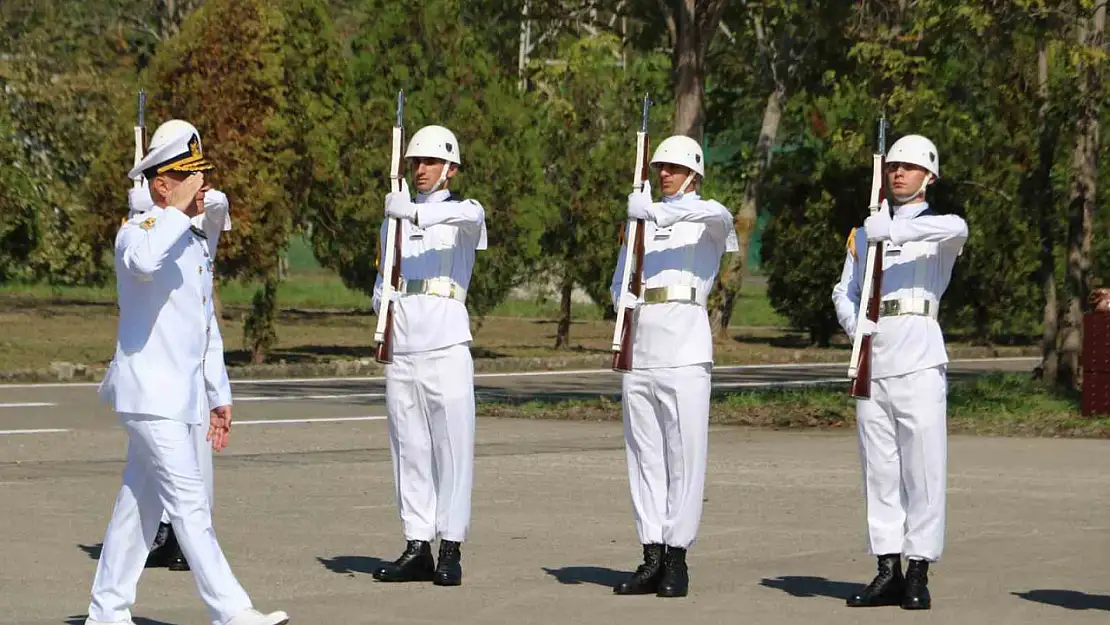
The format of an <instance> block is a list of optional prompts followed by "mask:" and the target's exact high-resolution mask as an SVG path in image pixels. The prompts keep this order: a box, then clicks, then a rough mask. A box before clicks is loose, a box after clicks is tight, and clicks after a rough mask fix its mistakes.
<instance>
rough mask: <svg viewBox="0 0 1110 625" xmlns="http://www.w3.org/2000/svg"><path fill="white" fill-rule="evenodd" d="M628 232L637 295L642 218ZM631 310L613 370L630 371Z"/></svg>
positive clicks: (641, 276) (631, 284) (640, 280)
mask: <svg viewBox="0 0 1110 625" xmlns="http://www.w3.org/2000/svg"><path fill="white" fill-rule="evenodd" d="M645 143H646V142H645ZM628 233H629V235H630V236H631V237H632V242H631V244H630V245H631V247H629V248H628V249H629V250H630V252H629V253H628V255H627V260H626V261H625V262H632V263H635V266H634V268H633V269H632V272H631V273H632V275H631V277H630V279H629V281H628V290H629V292H631V293H636V294H637V295H639V294H640V293H641V292H642V289H643V280H644V263H643V258H644V220H643V219H637V220H636V221H635V222H633V223H630V224H629V227H628ZM626 240H627V239H626ZM633 312H634V311H628V310H625V311H624V318H623V319H622V320H621V328H620V333H621V339H620V349H619V350H617V351H616V352H614V353H613V370H614V371H621V372H627V371H632V334H633V332H632V330H633V324H632V320H633V317H634V314H632V313H633Z"/></svg>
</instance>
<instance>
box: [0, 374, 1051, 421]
mask: <svg viewBox="0 0 1110 625" xmlns="http://www.w3.org/2000/svg"><path fill="white" fill-rule="evenodd" d="M1036 363H1037V359H1035V358H1010V359H975V360H957V361H953V362H952V363H951V364H950V367H949V379H951V380H953V381H954V380H959V379H963V378H966V377H968V376H974V375H977V374H980V373H983V372H985V371H993V370H1004V371H1030V370H1032V368H1033V367H1034V366H1035V365H1036ZM846 369H847V365H846V364H835V365H829V364H818V365H811V364H801V365H762V366H761V365H751V366H748V365H744V366H726V367H717V368H715V369H714V370H713V387H714V389H715V390H717V391H726V390H729V389H741V388H755V387H770V386H798V385H814V384H841V385H843V387H844V388H845V390H846V389H847V379H846ZM232 384H233V386H232V391H233V401H234V403H235V406H234V414H235V421H236V422H237V423H238V424H244V422H247V423H248V424H250V422H253V421H263V422H264V423H260V424H258V425H270V424H269V423H265V422H268V421H274V420H277V421H290V420H306V419H357V418H367V419H372V418H374V417H381V416H384V415H385V401H384V399H385V380H384V378H381V377H363V378H322V379H277V380H253V381H251V380H242V381H233V383H232ZM96 387H97V385H96V384H93V383H80V384H15V385H0V432H11V433H12V434H15V433H18V432H20V431H24V430H31V431H37V430H81V429H104V428H113V427H115V426H116V420H115V417H114V415H113V414H112V413H111V411H110V410H109V409H108V408H107V406H104V405H102V404H100V403H99V400H98V399H97V394H96ZM475 392H476V394H477V399H478V401H479V402H483V401H525V400H530V399H546V400H552V401H554V400H559V399H576V398H577V399H586V398H596V397H599V396H610V397H617V396H619V394H620V375H619V374H617V373H614V372H613V371H610V370H588V371H555V372H527V373H484V374H483V373H480V374H477V375H476V376H475ZM43 433H44V434H45V433H48V432H43Z"/></svg>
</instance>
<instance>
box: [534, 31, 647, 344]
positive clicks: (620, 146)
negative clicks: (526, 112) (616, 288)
mask: <svg viewBox="0 0 1110 625" xmlns="http://www.w3.org/2000/svg"><path fill="white" fill-rule="evenodd" d="M619 46H620V41H619V40H618V39H617V38H616V37H614V36H612V35H607V34H601V35H598V36H596V37H582V38H565V39H564V41H563V46H561V48H560V50H559V58H560V59H562V60H563V61H565V63H560V64H557V65H550V66H547V67H545V68H544V69H543V70H541V71H540V72H539V73H538V74H537V76H536V78H535V83H536V85H537V89H538V90H539V91H540V92H541V93H542V94H543V106H542V108H541V110H540V119H542V120H544V121H543V122H542V123H543V127H544V130H545V134H544V138H543V142H544V145H546V146H547V148H548V150H549V156H548V158H547V163H548V166H547V172H546V178H547V181H548V183H549V184H550V188H551V195H550V198H549V202H550V203H551V204H552V205H553V206H554V207H556V208H557V210H558V215H557V217H556V219H555V220H554V223H552V224H551V225H550V226H549V228H548V229H547V231H546V232H545V234H544V237H543V249H544V251H545V259H546V260H545V262H544V264H543V266H544V267H545V268H548V269H549V270H550V272H551V273H552V274H554V275H556V276H558V278H557V279H556V282H557V285H558V290H559V295H560V314H559V324H558V329H557V331H556V336H555V347H556V348H565V347H568V346H569V342H570V325H571V294H572V291H573V289H574V287H575V286H576V285H580V286H581V287H583V288H584V289H585V291H586V292H587V293H588V294H589V295H590V297H591V298H592V299H593V300H594V301H595V302H596V303H597V304H598V305H599V306H601V307H602V308H603V309H610V308H611V303H610V297H609V285H610V282H611V279H612V275H613V268H614V267H615V265H616V262H617V252H618V250H619V246H618V244H617V243H616V235H617V234H618V233H619V232H620V231H621V225H622V224H623V223H624V222H625V220H626V219H627V218H626V217H625V215H624V213H625V210H624V206H625V202H624V201H623V200H624V197H625V196H626V195H627V193H628V192H631V190H632V188H631V175H630V174H631V172H632V166H633V164H634V163H635V156H636V154H635V147H636V143H635V136H636V130H637V129H638V124H639V121H640V113H641V107H640V106H638V100H639V98H642V97H643V94H644V92H645V91H646V92H653V93H659V90H660V89H661V88H662V87H663V81H662V80H661V78H662V77H663V76H664V74H663V73H662V72H660V71H659V69H660V64H659V59H654V62H655V64H654V66H653V65H652V62H653V59H652V58H651V57H647V58H643V59H641V58H639V57H637V58H635V59H634V60H633V61H632V63H633V64H634V66H633V67H625V68H624V69H621V68H618V67H616V65H615V64H614V63H613V62H612V59H613V58H614V53H615V52H616V51H618V50H619ZM659 108H662V110H659ZM666 112H667V111H666V108H665V106H664V105H663V104H660V105H659V107H658V108H655V110H653V111H651V114H652V115H654V117H655V119H658V118H659V117H663V116H665V115H666ZM649 131H650V129H649ZM648 157H649V158H650V154H649V155H648ZM622 164H623V166H622ZM621 190H627V191H626V192H625V193H621Z"/></svg>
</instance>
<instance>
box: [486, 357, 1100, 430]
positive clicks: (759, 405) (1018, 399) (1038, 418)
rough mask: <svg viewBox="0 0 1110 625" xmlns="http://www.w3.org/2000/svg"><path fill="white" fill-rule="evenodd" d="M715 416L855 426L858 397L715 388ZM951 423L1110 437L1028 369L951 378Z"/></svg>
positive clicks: (597, 413) (575, 410) (595, 407)
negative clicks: (1019, 372) (1049, 389)
mask: <svg viewBox="0 0 1110 625" xmlns="http://www.w3.org/2000/svg"><path fill="white" fill-rule="evenodd" d="M478 413H479V414H480V415H483V416H490V417H505V418H523V419H561V420H591V421H610V420H619V419H620V418H621V416H620V404H619V403H618V402H616V401H613V400H611V399H606V398H599V399H595V400H585V401H583V400H571V401H550V402H547V401H530V402H526V403H520V404H513V403H483V404H480V405H479V408H478ZM710 422H711V423H714V424H727V425H744V426H752V427H767V428H774V429H793V428H823V429H852V430H854V429H855V427H856V422H855V403H854V400H852V399H851V398H850V397H848V395H847V393H846V392H845V391H844V388H843V385H840V386H839V387H837V388H820V387H811V388H804V389H786V390H781V389H775V390H747V391H739V392H737V391H729V392H724V393H720V394H717V395H716V396H714V398H713V402H712V406H711V408H710ZM948 430H949V432H952V433H964V434H983V435H994V436H1062V437H1090V438H1110V418H1100V419H1093V418H1085V417H1083V416H1081V415H1080V411H1079V397H1078V396H1062V395H1057V394H1053V393H1050V392H1048V391H1046V390H1044V389H1043V388H1042V387H1040V386H1039V385H1038V384H1037V383H1036V382H1035V381H1033V380H1031V379H1030V377H1029V375H1028V374H1013V373H992V374H987V375H984V376H982V377H979V378H975V379H973V380H967V381H959V382H952V383H951V384H950V387H949V395H948Z"/></svg>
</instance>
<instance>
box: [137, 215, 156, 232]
mask: <svg viewBox="0 0 1110 625" xmlns="http://www.w3.org/2000/svg"><path fill="white" fill-rule="evenodd" d="M139 227H140V228H142V229H143V230H150V229H151V228H153V227H154V218H153V217H147V218H146V219H144V220H143V223H141V224H139Z"/></svg>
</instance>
